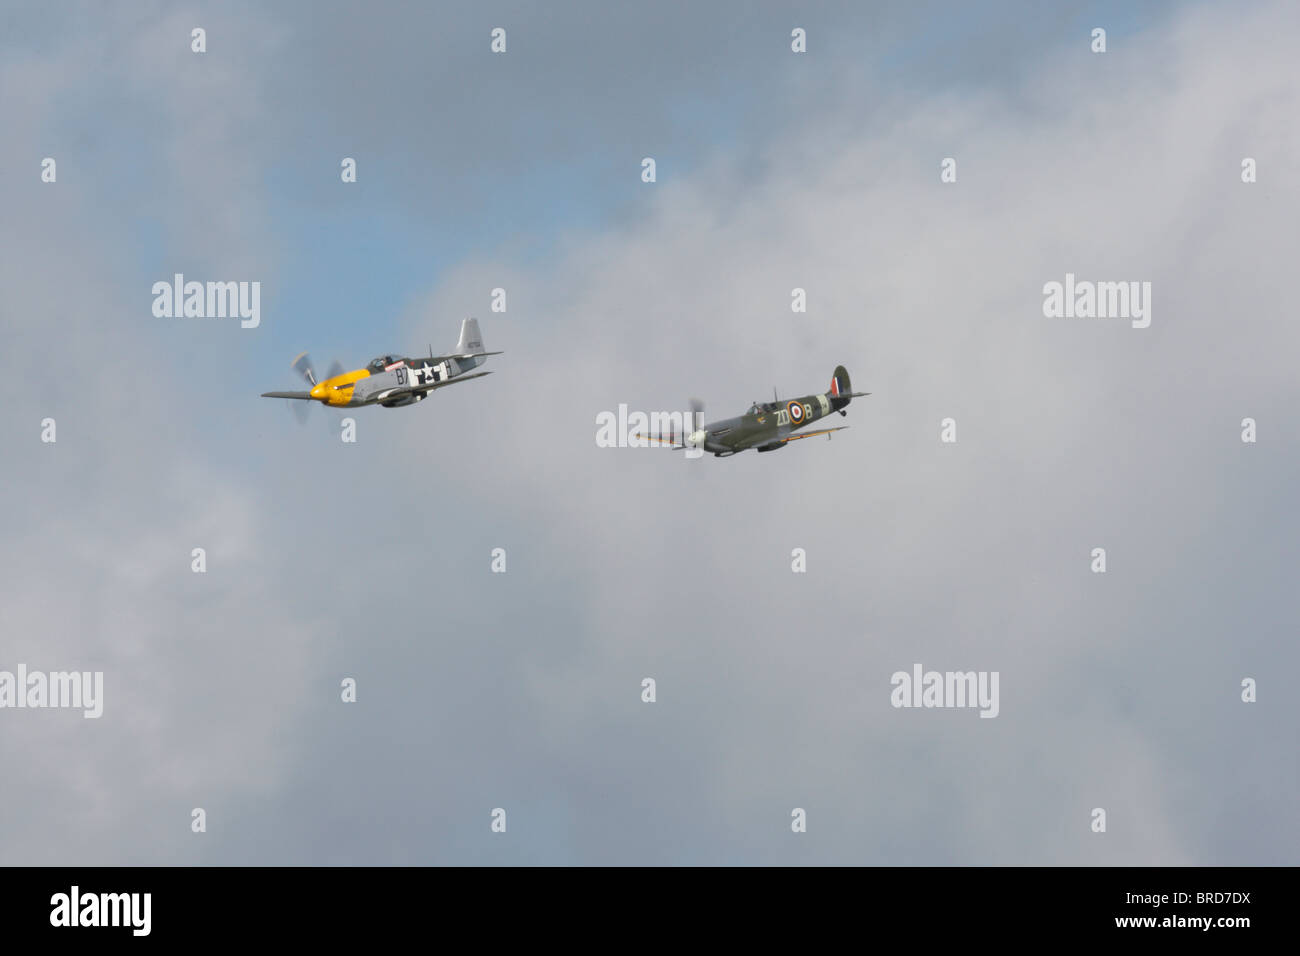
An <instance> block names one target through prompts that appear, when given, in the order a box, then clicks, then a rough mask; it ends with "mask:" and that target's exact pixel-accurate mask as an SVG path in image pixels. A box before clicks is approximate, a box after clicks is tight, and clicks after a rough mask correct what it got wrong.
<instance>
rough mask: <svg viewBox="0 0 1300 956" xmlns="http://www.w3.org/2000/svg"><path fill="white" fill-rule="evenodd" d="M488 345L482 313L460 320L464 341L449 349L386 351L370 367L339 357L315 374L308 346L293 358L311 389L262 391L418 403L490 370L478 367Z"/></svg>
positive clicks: (324, 400)
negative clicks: (412, 353)
mask: <svg viewBox="0 0 1300 956" xmlns="http://www.w3.org/2000/svg"><path fill="white" fill-rule="evenodd" d="M501 354H502V353H501V352H487V351H484V349H483V336H482V335H481V334H480V333H479V330H478V320H477V319H466V320H465V321H464V322H462V323H461V325H460V341H459V342H457V343H456V351H455V352H453V353H451V354H450V355H434V354H433V350H432V349H430V350H429V354H428V356H425V357H421V358H405V357H403V356H398V355H381V356H379V358H377V359H374V360H373V361H372V362H371V363H370V364H369V365H367V366H366V367H365V368H358V369H354V370H352V371H351V372H347V371H344V369H343V366H341V365H339V363H337V362H335V363H334V364H333V365H332V366H331V367H330V369H329V373H328V374H327V375H326V376H325V378H323V379H319V380H318V379H317V378H316V371H315V369H313V368H312V365H311V359H309V358H308V357H307V353H306V352H304V353H302V354H301V355H299V356H298V357H297V358H296V359H294V360H293V368H294V370H295V371H296V372H298V374H299V375H301V376H302V377H303V378H304V379H305V380H306V382H307V384H308V385H310V386H311V391H307V392H263V393H262V397H263V398H291V399H299V400H303V401H314V402H320V403H321V404H324V405H333V406H335V407H337V408H355V407H357V406H359V405H382V406H384V407H385V408H401V407H402V406H404V405H414V404H415V403H416V402H422V401H424V399H426V398H428V397H429V393H430V392H432V391H433V390H434V389H436V388H442V387H443V386H445V385H454V384H456V383H457V382H467V381H469V380H470V379H472V378H481V377H482V376H484V375H491V374H492V373H491V372H474V373H473V374H472V375H471V374H469V372H470V371H471V369H475V368H478V367H479V366H480V365H482V364H483V363H484V361H486V359H487V356H489V355H501Z"/></svg>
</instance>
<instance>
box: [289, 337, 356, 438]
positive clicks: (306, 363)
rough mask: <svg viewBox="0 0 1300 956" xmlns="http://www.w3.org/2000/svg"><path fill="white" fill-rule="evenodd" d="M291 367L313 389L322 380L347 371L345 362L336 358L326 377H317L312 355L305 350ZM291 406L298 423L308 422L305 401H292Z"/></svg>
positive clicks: (327, 379)
mask: <svg viewBox="0 0 1300 956" xmlns="http://www.w3.org/2000/svg"><path fill="white" fill-rule="evenodd" d="M290 367H291V368H292V369H293V370H294V371H295V372H297V373H298V374H299V375H301V376H302V378H303V381H305V382H306V383H307V384H308V385H310V386H311V387H312V389H315V388H316V386H318V385H319V384H320V383H321V381H329V380H330V379H332V378H334V377H335V376H336V375H342V374H343V372H344V371H345V369H344V368H343V363H342V362H340V361H339V360H338V359H335V360H334V361H333V362H331V363H330V367H329V369H328V370H327V371H326V373H325V378H324V379H323V380H321V379H317V378H316V369H315V368H314V367H313V366H312V364H311V356H310V355H308V354H307V353H306V352H303V353H302V354H301V355H299V356H298V357H297V358H296V359H294V360H293V364H292V365H291V366H290ZM289 407H290V408H291V409H292V410H293V417H294V418H296V419H297V420H298V424H299V425H304V424H306V422H307V404H306V403H305V402H296V401H295V402H290V403H289Z"/></svg>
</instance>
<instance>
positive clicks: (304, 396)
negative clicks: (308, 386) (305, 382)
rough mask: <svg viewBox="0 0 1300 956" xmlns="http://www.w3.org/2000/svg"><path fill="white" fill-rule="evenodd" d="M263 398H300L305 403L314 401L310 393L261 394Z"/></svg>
mask: <svg viewBox="0 0 1300 956" xmlns="http://www.w3.org/2000/svg"><path fill="white" fill-rule="evenodd" d="M262 397H263V398H302V399H306V400H307V401H309V402H310V401H314V399H313V398H312V397H311V392H263V393H262Z"/></svg>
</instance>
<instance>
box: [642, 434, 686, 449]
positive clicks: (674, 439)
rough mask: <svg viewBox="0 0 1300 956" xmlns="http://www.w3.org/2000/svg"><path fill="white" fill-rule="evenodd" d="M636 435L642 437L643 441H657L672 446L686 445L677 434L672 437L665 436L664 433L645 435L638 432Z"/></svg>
mask: <svg viewBox="0 0 1300 956" xmlns="http://www.w3.org/2000/svg"><path fill="white" fill-rule="evenodd" d="M636 437H637V438H639V439H641V441H657V442H659V443H660V444H662V445H667V446H668V447H670V448H685V447H686V446H685V445H683V444H682V443H681V440H680V438H678V437H677V436H673V437H671V438H664V437H663V436H662V435H643V434H641V433H640V432H637V433H636Z"/></svg>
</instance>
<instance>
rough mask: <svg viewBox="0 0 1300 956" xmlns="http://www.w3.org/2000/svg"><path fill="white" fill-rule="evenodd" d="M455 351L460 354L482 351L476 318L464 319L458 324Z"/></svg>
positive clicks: (481, 337) (480, 335)
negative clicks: (458, 333)
mask: <svg viewBox="0 0 1300 956" xmlns="http://www.w3.org/2000/svg"><path fill="white" fill-rule="evenodd" d="M456 351H457V352H459V353H460V354H461V355H478V354H480V353H482V352H483V351H484V349H483V335H482V333H481V332H479V330H478V319H466V320H465V321H464V322H462V323H461V324H460V341H459V342H457V343H456Z"/></svg>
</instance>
